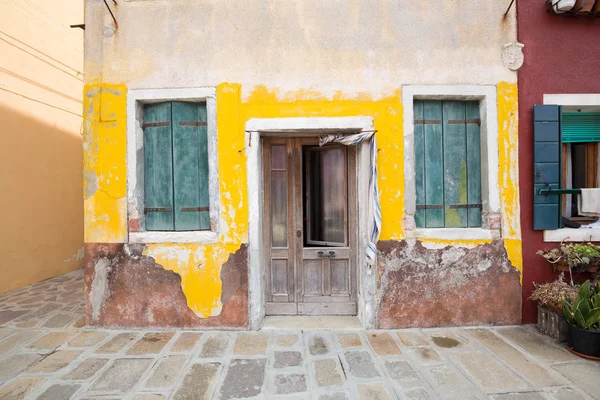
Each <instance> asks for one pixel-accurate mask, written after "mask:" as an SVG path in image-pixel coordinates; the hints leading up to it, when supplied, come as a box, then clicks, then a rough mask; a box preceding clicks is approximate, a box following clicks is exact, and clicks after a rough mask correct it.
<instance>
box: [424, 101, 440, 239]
mask: <svg viewBox="0 0 600 400" xmlns="http://www.w3.org/2000/svg"><path fill="white" fill-rule="evenodd" d="M423 128H424V132H425V207H427V208H425V227H426V228H443V227H444V159H443V155H444V150H443V135H442V102H441V101H424V102H423Z"/></svg>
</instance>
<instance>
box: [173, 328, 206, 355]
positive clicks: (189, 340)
mask: <svg viewBox="0 0 600 400" xmlns="http://www.w3.org/2000/svg"><path fill="white" fill-rule="evenodd" d="M201 336H202V334H201V333H196V332H183V333H182V334H181V335H180V336H179V338H177V341H176V342H175V343H174V344H173V346H172V347H171V351H173V352H181V351H190V350H192V349H193V348H194V347H195V346H196V343H198V339H200V337H201Z"/></svg>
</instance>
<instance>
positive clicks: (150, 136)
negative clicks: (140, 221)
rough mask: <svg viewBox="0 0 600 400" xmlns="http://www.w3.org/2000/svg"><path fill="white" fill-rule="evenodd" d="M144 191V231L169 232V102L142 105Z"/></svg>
mask: <svg viewBox="0 0 600 400" xmlns="http://www.w3.org/2000/svg"><path fill="white" fill-rule="evenodd" d="M142 127H143V129H144V194H145V209H144V211H145V214H146V230H148V231H172V230H173V229H174V219H173V152H172V138H171V103H158V104H147V105H146V106H145V107H144V121H143V124H142Z"/></svg>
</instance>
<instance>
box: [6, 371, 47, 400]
mask: <svg viewBox="0 0 600 400" xmlns="http://www.w3.org/2000/svg"><path fill="white" fill-rule="evenodd" d="M44 381H45V379H44V378H42V377H30V376H28V377H21V378H16V379H14V380H12V381H10V382H9V383H7V384H5V385H4V386H2V387H0V399H2V400H14V399H22V398H24V397H25V396H26V395H27V394H28V393H30V392H31V391H32V390H34V389H35V388H36V387H37V386H39V385H40V384H41V383H42V382H44Z"/></svg>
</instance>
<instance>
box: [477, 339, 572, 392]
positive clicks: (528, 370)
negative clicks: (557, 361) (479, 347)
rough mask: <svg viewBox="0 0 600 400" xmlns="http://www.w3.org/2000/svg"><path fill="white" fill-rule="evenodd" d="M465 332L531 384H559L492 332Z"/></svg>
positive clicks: (541, 368)
mask: <svg viewBox="0 0 600 400" xmlns="http://www.w3.org/2000/svg"><path fill="white" fill-rule="evenodd" d="M467 332H468V333H469V334H470V335H471V336H473V337H474V338H475V339H477V340H479V341H480V342H481V343H482V344H484V345H485V347H487V349H488V350H490V351H491V352H492V353H494V354H495V355H496V356H497V357H498V358H500V359H502V360H503V361H504V362H506V363H507V364H508V365H510V366H511V367H512V368H513V369H514V370H515V371H519V374H521V376H524V377H525V378H527V379H528V380H530V381H531V382H532V383H534V384H536V385H540V386H552V385H560V384H561V382H558V381H557V380H556V379H555V378H554V377H552V376H551V375H550V374H549V373H548V371H546V370H545V369H544V368H543V367H542V366H541V365H539V364H538V363H536V362H535V361H533V360H531V359H528V358H527V357H525V355H524V354H523V353H521V352H520V351H518V350H517V349H515V348H514V347H512V346H511V345H509V344H508V343H506V342H505V341H504V340H502V339H501V338H500V337H499V336H497V335H495V334H494V333H493V332H491V331H489V330H487V329H473V330H468V331H467Z"/></svg>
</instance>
